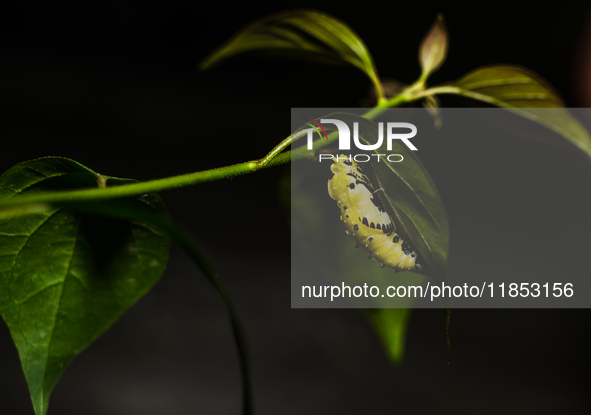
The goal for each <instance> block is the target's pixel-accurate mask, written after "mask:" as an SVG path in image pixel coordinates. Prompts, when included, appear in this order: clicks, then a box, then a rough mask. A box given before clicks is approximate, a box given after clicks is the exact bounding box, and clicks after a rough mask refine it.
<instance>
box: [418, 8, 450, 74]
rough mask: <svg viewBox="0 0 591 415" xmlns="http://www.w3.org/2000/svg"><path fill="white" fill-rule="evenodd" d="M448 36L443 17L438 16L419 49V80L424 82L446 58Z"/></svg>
mask: <svg viewBox="0 0 591 415" xmlns="http://www.w3.org/2000/svg"><path fill="white" fill-rule="evenodd" d="M448 43H449V40H448V34H447V28H446V27H445V21H444V20H443V15H441V14H440V15H438V16H437V19H435V22H434V23H433V26H431V28H430V29H429V31H428V32H427V34H426V35H425V37H424V38H423V40H422V42H421V46H420V47H419V62H420V64H421V69H422V74H421V80H422V81H425V80H426V79H427V78H428V77H429V75H431V74H432V73H433V72H435V71H436V70H437V69H439V68H440V67H441V65H442V64H443V62H444V61H445V58H446V57H447V47H448Z"/></svg>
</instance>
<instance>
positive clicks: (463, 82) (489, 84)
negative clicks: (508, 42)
mask: <svg viewBox="0 0 591 415" xmlns="http://www.w3.org/2000/svg"><path fill="white" fill-rule="evenodd" d="M429 91H432V94H458V95H462V96H465V97H468V98H472V99H475V100H479V101H482V102H486V103H488V104H491V105H495V106H497V107H503V108H508V109H510V110H511V111H512V112H515V113H516V114H519V115H521V116H523V117H525V118H529V119H531V120H532V121H535V122H537V123H539V124H541V125H544V126H546V127H547V128H549V129H551V130H553V131H555V132H556V133H558V134H560V135H561V136H562V137H564V138H565V139H566V140H568V141H569V142H571V143H572V144H574V145H575V146H576V147H578V148H579V149H580V150H582V151H583V152H585V153H586V154H587V156H589V157H591V137H590V136H589V133H588V132H587V130H586V129H585V127H583V126H582V125H581V123H580V122H579V121H577V119H575V118H574V117H573V116H572V115H571V114H570V113H569V112H568V111H567V110H566V109H564V108H563V107H564V106H565V105H564V102H563V101H562V99H561V98H560V96H559V95H558V93H557V92H556V91H554V89H553V88H552V86H551V85H550V84H548V83H547V82H546V81H545V80H544V79H542V78H541V77H540V76H539V75H537V74H536V73H534V72H531V71H529V70H527V69H525V68H520V67H518V66H506V65H499V66H488V67H483V68H479V69H476V70H474V71H472V72H470V73H469V74H467V75H465V76H464V77H462V78H460V79H459V80H457V81H455V82H452V83H450V84H449V85H442V86H439V87H434V88H432V89H431V90H427V91H425V92H429ZM547 108H553V109H554V110H552V111H548V110H545V109H547Z"/></svg>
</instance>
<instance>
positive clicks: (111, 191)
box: [0, 86, 443, 216]
mask: <svg viewBox="0 0 591 415" xmlns="http://www.w3.org/2000/svg"><path fill="white" fill-rule="evenodd" d="M413 89H414V88H413V86H411V87H409V88H407V89H406V90H404V91H402V93H401V94H399V95H397V96H395V97H393V98H391V99H390V100H388V101H382V102H380V103H378V105H377V106H376V107H374V108H372V109H370V110H369V111H368V112H366V113H365V114H364V115H363V117H365V118H367V119H370V120H371V119H374V118H376V117H378V116H379V115H381V114H382V113H383V112H384V111H386V109H387V108H392V107H396V106H399V105H401V104H403V103H405V102H409V101H414V100H416V99H418V98H420V97H423V96H426V95H430V94H429V93H428V92H430V91H431V90H427V91H421V92H419V93H416V92H414V91H413ZM442 92H443V91H442ZM294 138H299V137H293V136H291V135H290V136H289V137H287V138H286V139H284V140H283V141H281V143H279V144H278V145H277V146H275V148H273V150H271V151H270V152H269V153H268V154H267V155H266V156H265V157H264V158H262V159H260V160H253V161H247V162H245V163H240V164H235V165H233V166H225V167H218V168H215V169H211V170H205V171H199V172H195V173H188V174H182V175H180V176H173V177H167V178H164V179H157V180H150V181H146V182H138V183H132V184H125V185H120V186H111V187H108V186H107V187H104V186H99V187H97V188H92V189H80V190H69V191H61V192H51V193H42V194H35V195H23V196H17V197H11V198H5V199H0V209H6V208H13V207H16V206H24V205H30V204H40V203H57V204H59V203H66V202H75V201H77V202H84V201H95V200H96V201H98V200H107V199H115V198H123V197H130V196H137V195H142V194H146V193H152V192H160V191H163V190H170V189H176V188H180V187H186V186H193V185H196V184H200V183H207V182H213V181H216V180H221V179H226V178H231V177H234V176H240V175H243V174H247V173H252V172H255V171H258V170H260V169H264V168H268V167H273V166H278V165H281V164H286V163H289V162H290V161H291V160H292V159H293V160H296V159H302V158H309V157H311V156H312V155H311V154H309V153H307V152H305V151H303V150H305V149H304V148H303V147H301V148H298V149H296V150H294V151H287V152H284V153H282V151H283V150H285V149H286V148H287V147H288V146H290V145H291V143H292V141H293V139H294ZM335 138H336V134H334V133H331V134H329V136H328V142H320V141H319V140H317V141H316V142H314V148H315V149H317V148H321V147H323V146H325V145H326V144H328V143H329V142H331V141H333V140H334V139H335ZM106 184H108V180H107V183H106ZM13 213H16V211H14V210H13ZM22 213H26V212H25V211H22ZM0 216H2V215H0ZM10 216H14V215H12V214H11V215H10Z"/></svg>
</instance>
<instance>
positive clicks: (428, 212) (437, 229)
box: [327, 113, 449, 281]
mask: <svg viewBox="0 0 591 415" xmlns="http://www.w3.org/2000/svg"><path fill="white" fill-rule="evenodd" d="M327 117H330V118H337V119H339V120H342V121H345V122H346V123H347V124H349V125H352V123H353V122H357V123H359V138H360V139H361V140H362V141H363V142H364V143H365V144H374V143H376V142H377V141H378V126H377V125H376V124H375V123H374V122H372V121H369V120H367V119H366V118H363V117H360V116H357V115H353V114H346V113H336V114H331V115H330V116H327ZM327 131H328V130H327ZM395 141H396V140H395ZM374 152H375V153H376V154H377V153H379V154H386V156H382V157H381V158H380V161H377V158H376V157H372V161H371V165H372V167H373V171H374V174H375V177H376V179H377V186H375V187H376V188H381V189H382V190H383V192H378V193H377V194H378V195H379V197H380V198H381V199H382V200H383V201H384V205H385V206H386V208H388V210H389V212H390V214H391V215H392V218H393V219H394V222H395V224H396V232H397V233H398V234H399V235H400V236H401V238H402V239H403V240H405V241H409V242H408V243H409V244H410V245H411V246H412V247H413V248H415V249H416V250H417V251H418V253H419V255H420V257H421V258H422V260H421V262H422V263H423V264H424V265H426V267H425V269H424V271H423V273H424V274H425V275H428V276H431V277H434V278H436V279H437V280H439V281H447V254H448V249H449V224H448V221H447V215H446V213H445V208H444V207H443V203H442V202H441V198H440V197H439V194H438V192H437V189H436V187H435V184H434V182H433V180H432V179H431V177H430V176H429V173H428V172H427V170H426V169H425V167H424V166H423V164H422V163H421V162H420V160H419V159H418V158H417V156H416V155H415V152H413V151H411V150H409V149H408V147H407V146H406V145H404V144H403V143H400V142H394V143H393V144H392V150H390V151H388V150H386V149H384V148H381V149H377V150H374ZM390 154H400V155H402V156H403V157H404V161H402V162H390V161H388V160H387V156H388V155H390ZM395 159H396V158H395Z"/></svg>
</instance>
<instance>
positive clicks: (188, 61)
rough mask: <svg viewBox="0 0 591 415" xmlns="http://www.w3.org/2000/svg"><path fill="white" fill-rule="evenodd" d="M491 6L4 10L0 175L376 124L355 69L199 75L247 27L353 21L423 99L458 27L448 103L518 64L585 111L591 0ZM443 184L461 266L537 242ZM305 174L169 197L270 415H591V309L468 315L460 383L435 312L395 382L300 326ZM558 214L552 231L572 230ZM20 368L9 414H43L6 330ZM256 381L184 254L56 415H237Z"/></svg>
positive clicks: (169, 161) (338, 331) (75, 373)
mask: <svg viewBox="0 0 591 415" xmlns="http://www.w3.org/2000/svg"><path fill="white" fill-rule="evenodd" d="M474 4H475V5H474V6H473V8H467V7H466V6H463V7H460V6H456V7H453V6H450V5H449V4H444V3H441V2H439V3H435V4H432V3H428V2H406V3H402V2H390V3H388V4H387V5H385V4H384V3H381V2H370V1H365V2H362V3H360V4H358V3H357V2H356V3H355V4H350V5H347V6H345V5H340V6H338V7H335V6H334V5H328V4H325V3H314V4H310V3H291V2H281V3H276V4H275V5H274V6H272V7H269V6H262V5H256V4H249V3H239V4H231V3H227V2H213V3H203V2H162V3H153V2H126V1H120V2H116V3H113V4H109V3H104V2H101V3H99V2H97V3H88V2H84V3H78V5H64V4H54V3H49V2H38V3H34V2H26V3H22V4H21V5H20V6H19V8H18V10H16V9H11V10H5V11H4V12H3V13H2V18H3V20H4V22H3V23H2V25H1V26H0V28H1V29H0V30H1V31H2V39H1V40H0V42H1V43H0V44H1V45H2V64H1V65H0V66H1V67H0V88H1V94H0V102H1V105H2V116H1V119H2V122H1V123H0V137H1V138H0V143H1V144H2V146H1V150H0V169H1V170H2V171H4V170H6V169H8V168H9V167H10V166H12V165H14V164H15V163H18V162H21V161H25V160H28V159H32V158H37V157H42V156H50V155H54V156H65V157H69V158H72V159H75V160H77V161H79V162H81V163H83V164H85V165H87V166H88V167H90V168H92V169H94V170H95V171H98V172H100V173H103V174H107V175H113V176H119V177H130V178H135V179H139V180H148V179H153V178H160V177H165V176H172V175H176V174H181V173H187V172H192V171H197V170H203V169H207V168H212V167H217V166H222V165H228V164H233V163H237V162H241V161H246V160H251V159H256V158H260V157H262V156H263V155H264V154H265V153H266V152H267V151H268V150H269V149H271V148H272V147H273V146H274V145H275V144H276V143H277V142H279V141H280V140H281V139H283V138H284V137H286V136H287V135H288V134H289V133H290V131H289V127H288V119H287V117H288V111H289V108H291V107H354V106H357V105H358V104H359V100H360V99H361V98H362V97H364V96H365V95H367V92H368V81H367V80H366V78H365V76H364V75H363V74H362V73H360V72H359V71H358V70H356V69H355V68H340V67H339V68H335V67H324V66H313V65H310V64H303V63H298V62H293V61H274V60H263V59H254V58H248V57H244V58H240V59H235V60H233V61H231V62H228V63H226V64H224V65H222V66H219V67H216V68H214V69H212V70H211V71H208V72H205V73H200V72H198V71H197V70H196V65H197V63H198V62H199V61H200V60H201V59H203V58H204V57H205V56H206V54H207V53H209V52H210V51H212V50H213V49H214V48H215V47H217V46H219V45H220V44H221V43H222V42H223V41H225V40H226V39H227V38H228V37H229V36H230V35H231V34H233V33H234V32H235V31H236V30H238V29H239V28H241V27H242V26H243V25H244V24H246V23H247V22H249V21H251V20H252V19H255V18H257V17H261V16H263V15H266V14H268V13H271V12H275V11H280V10H285V9H290V8H296V7H297V8H304V7H314V8H317V9H319V10H322V11H325V12H327V13H330V14H332V15H334V16H336V17H338V18H340V19H341V20H343V21H345V22H347V23H348V24H349V25H350V26H351V27H353V29H354V30H355V31H356V32H357V33H358V34H359V35H360V36H361V37H362V38H363V39H364V41H365V42H366V44H367V46H368V47H369V49H370V50H371V51H372V54H373V56H374V60H375V62H376V65H377V68H378V71H379V73H380V75H381V76H382V77H384V78H386V77H391V78H396V79H398V80H400V81H402V82H407V83H410V82H412V81H413V80H414V79H415V78H416V77H417V76H418V74H419V72H418V71H419V68H418V63H417V59H416V55H417V52H416V49H417V46H418V44H419V42H420V40H421V38H422V36H423V35H424V33H425V32H426V30H427V29H428V28H429V26H430V25H431V24H432V22H433V20H434V18H435V16H436V14H437V13H438V12H442V13H443V14H444V15H445V18H446V22H447V25H448V28H449V32H450V39H451V46H450V50H449V55H448V59H447V62H446V64H445V65H444V67H443V68H442V69H441V70H440V71H438V72H437V73H436V74H435V75H433V77H432V84H437V83H439V82H444V81H447V80H450V79H455V78H458V77H460V76H461V75H462V74H464V73H466V72H468V71H470V70H471V69H473V68H475V67H478V66H482V65H487V64H492V63H515V64H520V65H523V66H525V67H528V68H531V69H533V70H535V71H536V72H538V73H539V74H541V75H542V76H543V77H545V78H546V79H547V80H548V81H550V82H551V83H552V84H553V85H554V86H555V87H556V89H557V90H558V91H560V93H561V94H562V95H563V97H564V98H565V100H566V102H567V105H568V106H571V107H578V106H586V105H587V103H588V102H589V101H587V100H588V98H587V97H586V96H585V94H584V91H583V86H584V85H586V79H587V77H586V76H585V65H584V57H585V56H586V50H587V49H586V47H585V45H586V44H585V41H584V38H585V30H586V26H585V25H586V20H587V16H588V15H589V12H590V10H589V9H588V4H587V2H582V1H576V2H562V3H556V2H542V1H535V2H534V1H532V2H523V3H517V2H506V3H486V4H485V5H483V6H481V7H478V6H476V4H477V3H474ZM444 102H445V103H447V104H448V105H452V106H453V105H462V104H463V102H460V103H459V104H458V102H457V101H454V100H445V101H444ZM531 145H532V143H530V142H528V143H526V144H517V146H518V147H517V148H516V150H515V151H516V154H517V155H516V156H514V157H515V158H519V157H521V159H520V160H521V161H520V162H521V163H522V164H523V165H527V166H530V165H531V166H532V169H536V168H540V169H541V168H542V167H543V163H542V162H541V161H540V159H541V160H546V158H547V157H549V156H552V157H559V158H561V161H562V165H569V169H570V170H571V173H572V174H581V175H583V176H584V175H586V176H584V177H591V176H589V174H590V173H591V169H590V168H589V167H588V166H587V164H586V162H584V161H582V159H581V158H579V157H577V156H576V155H573V154H571V153H570V152H567V151H563V150H557V149H554V148H550V147H544V146H540V148H538V147H535V148H534V149H533V150H531V147H529V146H531ZM519 146H521V147H519ZM468 165H469V166H470V167H471V168H473V169H475V170H470V171H469V174H470V175H474V176H475V177H478V171H477V168H478V166H477V165H476V164H468ZM427 167H428V168H429V169H430V171H432V172H434V171H435V172H438V174H437V175H435V179H436V182H437V184H438V186H439V187H440V190H441V193H442V197H443V199H444V202H445V203H446V207H447V208H448V212H449V215H450V221H451V226H452V248H451V252H450V263H451V264H452V265H453V261H462V258H461V256H460V255H461V254H458V253H457V252H456V253H455V255H456V256H455V257H454V240H453V237H454V232H455V233H456V235H465V233H464V234H463V233H462V229H463V228H462V227H464V228H467V227H469V226H470V222H469V221H467V222H466V221H463V218H464V217H465V216H468V217H470V220H471V221H481V222H482V223H486V224H487V226H490V227H500V228H501V229H503V228H505V229H509V228H512V227H513V226H519V224H520V223H521V222H520V221H519V220H518V219H515V223H513V222H508V221H509V220H510V218H511V217H510V215H508V214H507V212H504V214H500V215H495V212H494V211H492V212H484V211H480V210H475V209H472V206H471V207H470V208H467V207H466V206H465V205H461V204H458V203H457V199H455V198H454V196H453V195H454V194H455V193H454V192H458V191H459V192H461V191H463V190H462V189H461V188H460V189H459V190H458V182H457V181H454V179H456V178H458V177H460V176H461V175H460V174H459V173H458V171H457V170H454V169H459V168H460V167H461V166H454V165H451V166H450V165H448V166H445V163H443V162H442V163H441V164H439V165H437V164H434V165H427ZM446 171H447V172H449V174H446V173H445V172H446ZM534 171H535V170H534ZM288 172H289V167H287V166H283V167H280V168H275V169H269V170H266V171H261V172H258V173H256V174H253V175H249V176H244V177H239V178H234V179H232V180H225V181H222V182H217V183H211V184H206V185H200V186H196V187H192V188H186V189H182V190H175V191H168V192H164V193H163V194H162V196H163V198H164V200H165V202H166V203H167V205H168V208H169V211H170V213H171V215H172V216H173V217H175V218H177V219H178V220H179V221H180V222H182V223H183V224H184V225H185V226H186V227H187V228H189V229H190V230H191V231H192V232H193V233H195V234H196V235H198V236H199V238H200V239H202V240H203V241H204V242H205V243H206V244H207V246H208V247H209V248H210V250H211V254H212V256H213V258H214V260H215V262H216V263H217V264H218V268H219V270H220V273H221V275H222V278H223V279H224V280H225V281H226V282H227V285H228V288H229V290H230V292H231V295H232V297H233V298H234V299H235V302H236V304H237V308H238V310H239V311H240V313H241V315H242V318H243V320H244V324H245V326H246V330H247V334H248V341H249V347H250V355H251V359H252V370H253V374H254V397H255V403H256V408H257V413H258V414H278V413H281V414H300V413H302V412H306V413H308V414H326V413H339V414H358V413H372V414H373V413H375V414H386V413H393V412H395V411H396V412H398V413H434V412H437V413H482V414H487V413H491V414H492V413H495V414H496V413H515V414H522V413H536V414H542V413H547V414H554V413H585V412H584V411H585V409H587V408H586V407H587V405H586V392H587V390H588V385H589V384H588V381H587V379H586V376H587V374H588V371H589V366H590V361H589V353H588V350H589V346H590V339H589V335H588V326H587V320H588V317H589V316H590V313H589V310H456V311H455V312H454V313H453V319H452V333H453V339H452V341H453V347H452V363H451V365H448V364H446V357H445V355H446V349H445V337H444V329H443V312H442V311H441V310H417V311H415V312H414V313H413V316H412V318H411V322H410V328H409V332H408V338H407V351H406V358H405V360H404V362H403V363H402V365H401V366H399V367H392V366H391V365H390V364H389V363H388V360H387V358H386V356H385V355H384V353H383V351H382V349H381V346H380V344H379V343H378V341H377V339H376V338H375V337H374V336H373V335H372V332H371V330H370V328H369V326H368V325H367V323H366V321H365V320H364V318H363V317H362V315H361V314H360V313H359V312H357V311H355V310H292V309H290V303H289V298H290V294H289V286H290V276H289V258H290V257H289V237H288V236H289V223H288V220H287V217H286V215H285V214H284V211H283V210H282V208H281V205H280V204H279V202H278V184H279V181H280V178H281V177H282V176H283V175H285V174H287V173H288ZM505 174H507V175H508V177H509V178H510V177H511V174H512V172H511V170H509V171H508V172H506V173H505ZM552 174H553V173H552ZM502 179H503V178H502V177H501V178H500V179H499V180H502ZM542 190H543V189H541V190H540V191H542ZM470 191H475V190H474V189H471V190H470ZM486 191H487V190H486V188H484V189H482V190H479V191H475V192H476V194H475V198H476V197H478V195H479V194H480V193H479V192H481V193H482V194H486ZM565 203H567V204H568V203H574V202H572V201H568V200H567V201H566V202H565ZM480 207H482V208H483V209H484V208H485V207H486V206H480ZM554 207H555V206H552V207H551V209H550V210H548V212H547V213H548V215H554V216H549V217H548V221H547V222H544V223H538V224H536V226H552V223H553V222H554V223H556V222H557V221H556V220H554V221H553V220H552V218H554V219H556V215H560V213H559V212H556V211H554V210H553V209H554ZM541 209H543V208H542V207H541ZM521 213H522V214H523V215H524V216H527V215H526V214H527V212H521ZM534 216H535V215H534ZM524 226H525V228H527V227H528V226H534V224H532V223H525V225H524ZM482 237H483V238H485V237H486V236H482ZM471 242H472V243H473V244H474V245H476V246H477V245H478V240H475V241H471ZM481 266H486V265H485V264H483V265H481ZM452 269H453V267H452ZM0 356H1V360H0V405H1V407H0V412H1V413H3V414H4V413H8V414H32V407H31V404H30V402H29V397H28V393H27V386H26V383H25V380H24V377H23V375H22V371H21V369H20V364H19V360H18V355H17V352H16V350H15V348H14V346H13V345H12V341H11V339H10V335H9V333H8V330H7V329H6V327H5V326H4V325H2V327H1V329H0ZM237 370H238V367H237V360H236V352H235V349H234V346H233V343H232V339H231V334H230V329H229V324H228V319H227V315H226V312H225V309H224V307H223V305H222V303H221V301H220V300H219V298H218V296H217V294H216V293H215V291H214V290H213V289H212V288H211V287H210V285H209V284H208V283H207V282H206V281H205V278H204V277H203V275H201V274H200V272H199V271H198V270H197V269H196V268H195V267H194V266H193V265H192V264H191V263H190V261H189V260H188V259H186V257H184V256H183V254H182V253H181V252H180V251H179V249H178V248H176V247H173V248H172V250H171V257H170V261H169V266H168V269H167V271H166V273H165V275H164V277H163V279H162V281H161V282H160V283H159V284H158V285H157V286H156V287H155V288H154V290H153V291H152V292H150V293H149V294H148V295H147V296H146V297H145V298H144V299H143V300H141V301H140V302H139V303H138V304H137V305H136V306H134V307H133V308H132V309H131V310H130V311H129V312H128V313H127V314H126V315H125V316H123V317H122V319H121V320H120V321H119V322H118V323H117V324H115V325H114V326H113V328H112V329H111V330H109V331H108V332H107V333H106V334H105V335H104V336H102V337H101V338H100V339H99V340H98V341H96V342H95V343H94V344H93V345H92V346H91V347H90V348H89V349H88V350H86V351H85V352H84V353H82V354H81V355H80V357H78V358H77V359H76V360H75V361H74V362H73V363H72V364H71V366H70V367H69V368H68V369H67V370H66V372H65V375H64V377H63V378H62V380H61V381H60V383H59V384H58V385H57V387H56V389H55V390H54V393H53V395H52V399H51V404H50V408H49V414H79V413H85V414H88V415H93V414H110V415H116V414H143V415H149V414H179V415H181V414H195V413H208V414H209V413H211V414H235V413H238V411H239V405H240V404H239V383H238V372H237Z"/></svg>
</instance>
